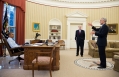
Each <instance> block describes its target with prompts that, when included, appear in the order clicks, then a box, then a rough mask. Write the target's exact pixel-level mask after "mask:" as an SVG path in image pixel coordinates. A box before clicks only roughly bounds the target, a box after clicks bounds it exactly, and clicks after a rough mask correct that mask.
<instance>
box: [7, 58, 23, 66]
mask: <svg viewBox="0 0 119 77" xmlns="http://www.w3.org/2000/svg"><path fill="white" fill-rule="evenodd" d="M14 60H18V61H19V63H20V60H24V59H23V58H21V57H20V56H18V57H17V58H15V59H13V60H10V61H9V64H10V62H12V61H14ZM20 65H21V63H20Z"/></svg>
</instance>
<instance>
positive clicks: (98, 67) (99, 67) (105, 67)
mask: <svg viewBox="0 0 119 77" xmlns="http://www.w3.org/2000/svg"><path fill="white" fill-rule="evenodd" d="M98 68H99V69H103V68H106V67H102V66H100V67H98Z"/></svg>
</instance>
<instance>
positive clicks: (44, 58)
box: [32, 46, 55, 77]
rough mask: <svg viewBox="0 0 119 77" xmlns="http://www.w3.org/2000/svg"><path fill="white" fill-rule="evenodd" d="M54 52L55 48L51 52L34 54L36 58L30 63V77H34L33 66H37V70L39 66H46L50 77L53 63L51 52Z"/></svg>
mask: <svg viewBox="0 0 119 77" xmlns="http://www.w3.org/2000/svg"><path fill="white" fill-rule="evenodd" d="M54 50H55V46H54V47H53V48H52V50H51V51H49V52H41V51H39V52H36V57H35V59H34V60H33V61H32V77H34V65H38V69H39V68H40V66H41V67H42V66H48V67H49V72H50V77H52V73H51V70H52V65H53V64H52V63H53V51H54Z"/></svg>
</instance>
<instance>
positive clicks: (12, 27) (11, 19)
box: [3, 4, 16, 39]
mask: <svg viewBox="0 0 119 77" xmlns="http://www.w3.org/2000/svg"><path fill="white" fill-rule="evenodd" d="M5 11H6V4H4V10H3V18H4V15H5ZM7 16H8V28H9V32H13V33H14V39H15V38H16V7H14V6H11V5H8V6H7Z"/></svg>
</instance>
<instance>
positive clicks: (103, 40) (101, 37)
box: [92, 24, 109, 46]
mask: <svg viewBox="0 0 119 77" xmlns="http://www.w3.org/2000/svg"><path fill="white" fill-rule="evenodd" d="M92 29H93V30H95V31H96V32H95V35H96V36H98V38H97V45H98V46H107V34H108V31H109V28H108V26H107V25H106V24H103V25H102V27H100V28H95V27H94V26H92Z"/></svg>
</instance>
